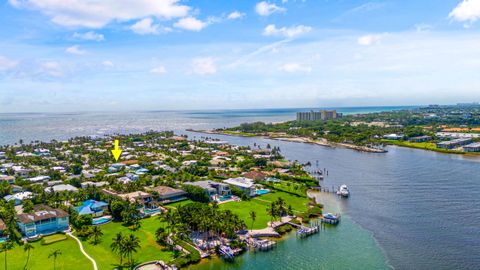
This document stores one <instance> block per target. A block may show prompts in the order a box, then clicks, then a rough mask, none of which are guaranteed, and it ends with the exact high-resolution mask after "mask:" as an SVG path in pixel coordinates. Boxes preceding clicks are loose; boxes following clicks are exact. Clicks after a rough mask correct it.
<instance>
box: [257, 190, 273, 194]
mask: <svg viewBox="0 0 480 270" xmlns="http://www.w3.org/2000/svg"><path fill="white" fill-rule="evenodd" d="M269 192H270V190H268V189H257V191H256V193H257V195H264V194H267V193H269Z"/></svg>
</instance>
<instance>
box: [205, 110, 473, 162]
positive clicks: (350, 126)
mask: <svg viewBox="0 0 480 270" xmlns="http://www.w3.org/2000/svg"><path fill="white" fill-rule="evenodd" d="M209 132H212V133H220V134H226V135H235V136H260V137H267V138H271V139H282V140H290V141H297V142H306V143H315V144H319V145H325V146H344V147H348V148H352V149H356V150H360V151H369V152H381V151H379V149H382V148H383V146H384V145H386V144H389V145H397V146H402V147H411V148H418V149H424V150H430V151H438V152H443V153H457V154H458V153H465V151H463V150H462V149H461V147H458V149H443V148H439V147H437V145H436V143H437V142H441V141H448V140H449V139H451V138H462V137H464V138H471V137H472V136H471V135H468V134H475V133H476V134H478V135H473V138H474V140H473V141H480V106H429V107H422V108H415V109H404V110H398V111H388V112H376V113H367V114H352V115H345V116H343V117H341V118H337V119H331V120H317V121H299V120H294V121H287V122H282V123H263V122H254V123H243V124H241V125H239V126H236V127H230V128H223V129H215V130H212V131H209ZM449 133H457V135H455V134H453V135H452V134H449ZM459 133H461V134H459ZM464 134H467V135H464ZM389 135H394V136H395V137H396V138H395V139H394V140H392V139H388V138H389ZM420 136H429V138H430V139H428V140H427V141H426V142H424V141H422V142H417V141H410V139H412V138H413V139H415V138H417V137H420ZM452 136H453V137H452Z"/></svg>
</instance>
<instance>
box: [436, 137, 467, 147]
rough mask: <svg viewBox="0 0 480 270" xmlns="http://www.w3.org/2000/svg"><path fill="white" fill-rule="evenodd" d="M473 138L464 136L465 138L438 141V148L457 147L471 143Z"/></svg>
mask: <svg viewBox="0 0 480 270" xmlns="http://www.w3.org/2000/svg"><path fill="white" fill-rule="evenodd" d="M472 141H473V140H472V139H470V138H463V139H455V140H451V141H444V142H439V143H437V148H443V149H453V148H455V147H459V146H462V145H467V144H469V143H471V142H472Z"/></svg>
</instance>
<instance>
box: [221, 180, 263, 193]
mask: <svg viewBox="0 0 480 270" xmlns="http://www.w3.org/2000/svg"><path fill="white" fill-rule="evenodd" d="M223 183H225V184H229V185H231V186H234V187H236V188H239V189H240V190H242V191H243V192H245V194H247V196H250V197H252V196H255V195H256V193H255V192H256V188H255V186H254V183H253V180H252V179H250V178H246V177H237V178H229V179H227V180H223Z"/></svg>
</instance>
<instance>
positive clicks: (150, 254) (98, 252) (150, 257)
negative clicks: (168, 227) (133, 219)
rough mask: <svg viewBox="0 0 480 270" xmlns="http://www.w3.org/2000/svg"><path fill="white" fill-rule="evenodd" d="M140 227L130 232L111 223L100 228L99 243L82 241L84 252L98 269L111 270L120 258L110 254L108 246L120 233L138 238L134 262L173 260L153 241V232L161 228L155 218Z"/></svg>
mask: <svg viewBox="0 0 480 270" xmlns="http://www.w3.org/2000/svg"><path fill="white" fill-rule="evenodd" d="M141 224H142V226H141V227H140V229H138V230H137V231H132V230H130V229H129V228H128V227H125V226H123V225H122V223H117V222H111V223H108V224H105V225H102V226H100V228H101V230H102V232H103V236H102V238H101V242H100V243H98V244H97V245H92V244H91V243H90V242H89V241H83V245H84V247H85V251H86V252H87V253H88V254H89V255H90V256H92V257H93V258H94V259H95V261H96V262H97V265H98V268H99V269H102V270H103V269H113V268H114V267H115V266H116V265H117V264H118V263H119V261H120V258H119V257H118V256H117V255H116V254H114V253H112V251H111V249H110V244H111V243H112V239H113V238H114V236H115V234H117V233H118V232H121V233H122V234H123V235H128V234H130V233H132V234H134V235H136V236H137V237H139V238H140V246H141V248H140V250H138V252H137V253H136V254H135V255H134V259H135V262H137V263H142V262H147V261H155V260H163V261H165V262H169V261H170V260H172V259H173V252H171V251H170V250H165V249H164V248H163V247H162V246H160V245H159V244H158V243H157V242H156V240H155V231H156V230H157V229H158V228H159V227H160V226H162V223H161V222H160V220H158V218H157V217H150V218H146V219H143V220H142V221H141Z"/></svg>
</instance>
